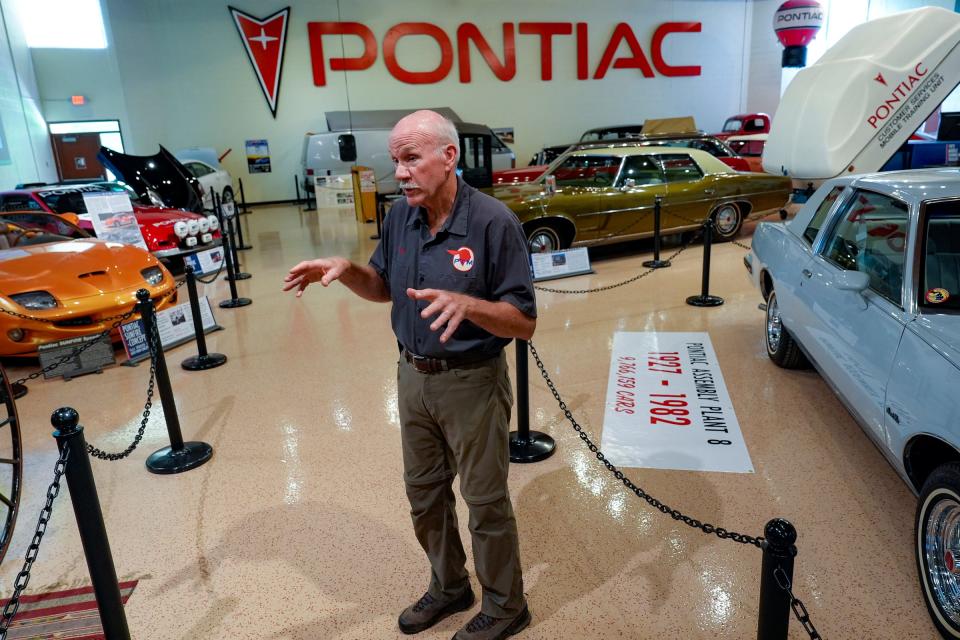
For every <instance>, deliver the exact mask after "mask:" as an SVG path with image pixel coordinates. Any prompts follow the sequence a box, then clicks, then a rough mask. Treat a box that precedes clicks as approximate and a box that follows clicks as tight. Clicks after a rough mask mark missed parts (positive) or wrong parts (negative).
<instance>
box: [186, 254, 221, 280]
mask: <svg viewBox="0 0 960 640" xmlns="http://www.w3.org/2000/svg"><path fill="white" fill-rule="evenodd" d="M183 259H184V261H185V262H186V263H187V264H189V265H190V266H191V267H193V273H194V274H196V275H198V276H205V275H207V274H208V273H214V272H215V271H217V270H218V269H220V265H221V264H223V247H214V248H213V249H207V250H206V251H200V252H198V253H189V254H187V255H185V256H183Z"/></svg>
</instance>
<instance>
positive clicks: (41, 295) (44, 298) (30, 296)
mask: <svg viewBox="0 0 960 640" xmlns="http://www.w3.org/2000/svg"><path fill="white" fill-rule="evenodd" d="M10 299H11V300H13V301H14V302H16V303H17V304H18V305H20V306H21V307H24V308H26V309H53V308H55V307H56V306H57V299H56V298H54V297H53V296H52V295H50V294H49V293H47V292H46V291H27V292H26V293H15V294H13V295H11V296H10Z"/></svg>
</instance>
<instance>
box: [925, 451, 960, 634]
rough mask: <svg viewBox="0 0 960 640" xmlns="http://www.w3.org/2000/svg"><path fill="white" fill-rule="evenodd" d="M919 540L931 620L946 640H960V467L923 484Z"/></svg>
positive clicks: (940, 470)
mask: <svg viewBox="0 0 960 640" xmlns="http://www.w3.org/2000/svg"><path fill="white" fill-rule="evenodd" d="M916 539H917V547H916V552H917V570H918V571H919V573H920V584H921V586H922V587H923V597H924V600H925V601H926V603H927V610H928V611H929V612H930V617H931V618H932V620H933V623H934V624H935V625H936V627H937V629H939V630H940V633H941V635H942V636H943V637H944V638H960V464H957V463H956V462H951V463H948V464H944V465H941V466H939V467H937V468H936V469H934V471H933V473H931V474H930V476H929V477H928V478H927V481H926V482H924V483H923V490H922V491H921V492H920V503H919V505H918V506H917V521H916Z"/></svg>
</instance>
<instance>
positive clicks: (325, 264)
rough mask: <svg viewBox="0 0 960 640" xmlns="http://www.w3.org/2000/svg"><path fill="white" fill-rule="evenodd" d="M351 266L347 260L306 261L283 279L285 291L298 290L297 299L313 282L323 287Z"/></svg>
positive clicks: (322, 259) (321, 259) (320, 259)
mask: <svg viewBox="0 0 960 640" xmlns="http://www.w3.org/2000/svg"><path fill="white" fill-rule="evenodd" d="M349 266H350V261H349V260H347V259H346V258H319V259H317V260H305V261H304V262H301V263H300V264H298V265H296V266H295V267H293V268H292V269H290V273H288V274H287V275H286V277H285V278H284V279H283V290H284V291H290V290H291V289H296V290H297V297H298V298H299V297H300V296H302V295H303V290H304V289H306V288H307V285H308V284H310V283H311V282H319V283H320V284H322V285H323V286H325V287H326V286H327V285H329V284H330V283H331V282H333V281H334V280H336V279H337V278H339V277H340V276H341V275H343V272H344V271H346V270H347V267H349Z"/></svg>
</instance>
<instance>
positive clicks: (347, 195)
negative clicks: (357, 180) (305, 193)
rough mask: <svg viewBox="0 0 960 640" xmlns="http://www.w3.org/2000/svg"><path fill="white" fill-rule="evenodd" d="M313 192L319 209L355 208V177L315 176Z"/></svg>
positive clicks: (346, 175)
mask: <svg viewBox="0 0 960 640" xmlns="http://www.w3.org/2000/svg"><path fill="white" fill-rule="evenodd" d="M313 191H314V194H315V195H316V199H317V208H318V209H319V208H321V207H327V208H337V207H343V208H350V209H352V208H353V176H352V175H351V174H349V173H348V174H345V175H341V176H314V177H313Z"/></svg>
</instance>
